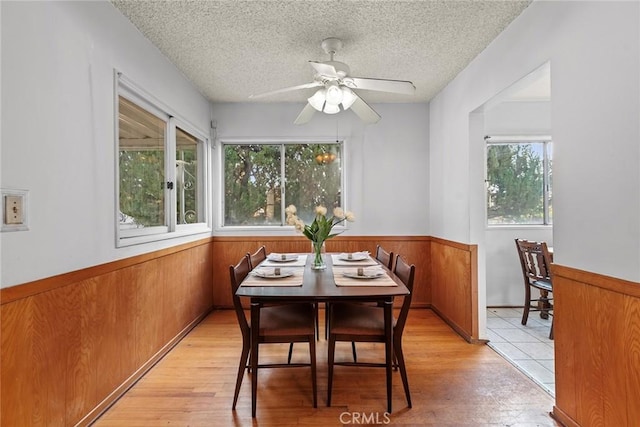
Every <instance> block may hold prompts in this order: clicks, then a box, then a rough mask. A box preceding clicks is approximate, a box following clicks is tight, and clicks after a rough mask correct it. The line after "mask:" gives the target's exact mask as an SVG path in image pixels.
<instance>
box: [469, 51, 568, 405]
mask: <svg viewBox="0 0 640 427" xmlns="http://www.w3.org/2000/svg"><path fill="white" fill-rule="evenodd" d="M472 115H474V116H475V117H474V118H473V120H471V121H470V123H471V124H472V125H473V126H475V128H472V129H470V131H473V132H474V133H475V137H474V136H473V135H471V136H472V144H481V145H482V152H481V151H480V149H479V148H478V146H477V145H476V146H475V147H474V148H473V149H474V150H475V153H477V157H475V158H481V159H482V162H483V164H482V169H483V179H482V188H480V186H478V187H477V188H478V192H480V191H481V192H482V195H481V196H480V195H478V198H480V197H482V201H481V202H480V201H478V202H477V203H476V204H475V206H476V207H479V206H482V212H481V216H482V220H481V223H482V229H481V230H480V229H478V230H477V233H476V235H477V236H478V238H479V241H484V243H485V244H484V254H483V255H484V256H483V258H484V265H483V266H479V274H482V273H484V277H485V280H486V295H483V297H484V300H485V302H484V307H483V306H480V309H481V310H482V309H484V310H485V313H486V335H485V336H486V338H487V339H488V340H489V346H490V347H492V348H493V349H494V350H495V351H497V352H498V353H499V354H501V355H502V356H503V357H505V359H507V360H509V361H510V362H511V363H513V364H514V365H515V366H516V367H517V368H518V369H520V370H521V371H522V372H524V373H525V374H526V375H527V376H529V377H531V378H532V379H533V380H534V381H535V382H537V383H538V384H539V385H540V386H541V387H542V388H543V389H545V390H546V391H547V392H549V393H550V394H551V395H555V374H554V371H555V369H554V344H553V340H550V339H549V338H548V335H549V327H550V321H549V320H546V319H542V318H540V317H539V316H538V313H537V312H534V313H531V314H530V316H529V319H528V322H527V325H524V326H523V325H521V318H522V306H523V303H524V285H523V279H522V271H521V268H520V262H519V259H518V256H517V252H516V247H515V242H514V240H515V239H516V238H523V239H527V240H535V241H545V242H547V244H548V245H549V246H552V245H553V227H552V212H553V210H552V198H551V195H552V188H551V180H550V178H551V177H552V173H550V172H549V171H550V170H551V169H552V157H553V156H552V153H553V152H552V144H553V141H552V137H551V135H552V132H551V67H550V64H549V63H546V64H544V65H542V66H541V67H539V68H537V69H536V70H534V71H532V72H531V73H530V74H528V75H527V76H525V77H523V78H522V79H520V80H519V81H517V82H515V83H514V84H513V85H511V86H509V87H508V88H506V89H505V90H503V91H502V92H500V93H499V94H497V95H496V96H494V97H493V98H491V99H490V100H489V101H487V102H486V103H485V104H484V105H482V106H481V107H479V108H478V109H477V110H475V111H474V112H473V113H472ZM479 133H482V136H481V140H480V138H479ZM545 150H549V151H548V152H547V151H545ZM516 164H517V165H518V166H517V167H516V166H515V165H516ZM503 169H504V170H503ZM512 169H514V170H512ZM515 169H517V170H515ZM510 174H511V175H510ZM540 174H542V181H540V179H541V177H540V176H538V175H540ZM525 182H526V183H529V184H527V185H528V187H527V185H525V184H524V183H525ZM538 185H540V187H539V194H534V195H532V194H530V193H531V188H533V187H535V188H538V187H537V186H538ZM525 198H526V199H527V200H525ZM538 201H539V202H540V203H538ZM538 209H540V211H538ZM476 214H478V213H476ZM478 215H479V214H478ZM477 220H478V221H477V222H476V223H475V224H480V218H479V217H478V218H477ZM478 227H479V225H478ZM480 259H481V258H479V260H480ZM480 267H484V272H482V271H481V270H482V268H480Z"/></svg>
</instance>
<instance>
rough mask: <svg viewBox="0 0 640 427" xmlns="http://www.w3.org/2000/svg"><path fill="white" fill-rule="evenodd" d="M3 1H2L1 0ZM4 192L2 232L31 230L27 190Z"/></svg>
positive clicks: (4, 190)
mask: <svg viewBox="0 0 640 427" xmlns="http://www.w3.org/2000/svg"><path fill="white" fill-rule="evenodd" d="M0 1H1V0H0ZM0 191H2V198H0V200H2V210H1V211H0V212H2V228H1V229H0V231H25V230H28V229H29V220H28V216H29V215H28V212H27V209H28V206H27V204H28V200H27V195H28V194H29V192H28V191H27V190H14V189H8V188H2V189H0Z"/></svg>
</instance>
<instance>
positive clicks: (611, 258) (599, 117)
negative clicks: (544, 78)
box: [430, 1, 640, 330]
mask: <svg viewBox="0 0 640 427" xmlns="http://www.w3.org/2000/svg"><path fill="white" fill-rule="evenodd" d="M639 9H640V3H638V2H582V1H578V2H544V1H535V2H533V3H532V4H531V5H530V6H529V7H528V8H527V9H526V10H525V11H524V12H523V13H522V14H521V15H520V16H519V17H518V18H516V20H514V22H512V24H511V25H510V26H509V27H507V29H506V30H505V31H504V32H503V33H501V34H500V35H499V36H498V37H497V38H496V40H494V41H493V42H492V43H491V44H490V45H489V46H488V47H487V49H485V50H484V51H483V52H482V53H481V54H480V55H479V56H478V57H476V58H475V59H474V61H473V62H472V63H471V64H470V65H469V66H468V67H467V68H466V69H465V70H463V71H462V72H461V73H460V74H459V75H458V76H457V77H456V79H454V81H452V82H451V83H450V84H449V85H448V86H447V87H446V88H445V89H444V90H443V91H442V92H441V93H440V94H438V96H436V98H434V99H433V100H432V102H431V103H430V161H431V170H430V177H431V179H430V184H431V193H430V216H431V233H432V234H433V235H435V236H439V237H443V238H448V239H452V240H457V241H462V242H470V243H479V244H480V245H482V246H484V242H483V241H482V239H483V237H482V236H484V233H482V232H479V231H478V230H482V228H483V227H484V215H483V200H484V199H483V198H482V197H477V195H474V194H471V193H472V192H471V191H470V188H472V189H473V192H479V191H482V187H481V186H480V187H478V186H477V185H476V181H477V179H478V177H482V173H481V172H479V171H480V170H481V168H482V167H483V165H482V162H483V158H482V157H483V156H481V155H478V152H477V151H476V150H473V149H472V146H471V145H470V144H473V143H477V141H475V140H474V141H471V138H470V135H469V129H470V126H469V117H470V113H471V112H473V111H474V110H475V109H476V108H477V107H479V106H480V105H482V104H484V103H485V102H486V101H487V100H489V99H490V98H491V97H493V96H494V95H496V94H498V93H499V92H500V91H501V90H503V89H504V88H506V87H508V86H509V85H511V84H512V83H513V82H515V81H517V80H518V79H520V78H522V77H523V76H525V75H527V74H528V73H529V72H531V71H533V70H534V69H536V68H538V67H539V66H540V65H542V64H543V63H545V62H547V61H550V63H551V70H552V71H551V99H552V111H551V123H552V127H553V138H554V145H555V147H554V149H555V150H554V157H555V160H554V193H555V194H554V199H555V200H554V236H553V237H554V250H555V255H554V256H555V261H556V262H557V263H559V264H563V265H567V266H571V267H574V268H577V269H583V270H587V271H592V272H596V273H600V274H604V275H610V276H614V277H619V278H623V279H627V280H633V281H640V243H639V242H640V191H639V190H638V187H639V184H640V172H639V171H640V167H639V166H640V144H639V143H638V141H639V140H640V126H639V125H638V121H639V117H640V87H639V83H640V79H639V78H638V76H639V75H640V66H639V62H640V49H639V43H640V42H639V40H640V30H639V27H640V23H639V17H640V10H639ZM470 153H474V156H473V157H470ZM471 201H473V203H471ZM472 237H473V240H472V239H471V238H472ZM476 238H477V239H478V240H476ZM479 281H480V282H481V283H480V289H479V292H480V293H485V292H486V287H485V286H486V285H485V283H484V282H483V278H479ZM480 307H481V308H482V305H481V306H480ZM480 326H481V330H483V327H484V325H483V321H482V319H481V324H480Z"/></svg>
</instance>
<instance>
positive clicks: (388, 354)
mask: <svg viewBox="0 0 640 427" xmlns="http://www.w3.org/2000/svg"><path fill="white" fill-rule="evenodd" d="M392 308H393V300H391V301H385V302H384V335H385V338H386V340H385V343H384V347H385V360H386V365H387V366H386V372H387V412H389V413H391V389H392V382H391V381H392V379H393V376H392V365H393V317H392Z"/></svg>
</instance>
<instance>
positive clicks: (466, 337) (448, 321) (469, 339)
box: [429, 305, 489, 344]
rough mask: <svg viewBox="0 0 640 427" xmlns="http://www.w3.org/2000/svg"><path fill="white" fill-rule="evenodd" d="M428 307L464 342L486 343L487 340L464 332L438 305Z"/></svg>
mask: <svg viewBox="0 0 640 427" xmlns="http://www.w3.org/2000/svg"><path fill="white" fill-rule="evenodd" d="M429 308H431V310H433V312H434V313H436V314H437V315H438V316H439V317H440V318H441V319H442V320H443V321H444V322H445V323H446V324H447V325H449V326H450V327H451V329H453V330H454V331H456V333H457V334H458V335H460V336H461V337H462V338H464V340H465V341H466V342H468V343H469V344H486V343H488V342H489V341H488V340H485V339H478V338H473V337H472V336H471V335H469V334H468V333H467V332H465V330H464V329H462V328H461V327H460V326H458V325H457V324H456V323H455V322H454V321H452V320H451V319H449V318H448V317H447V316H445V315H444V314H443V313H442V312H441V311H440V310H438V307H435V306H433V305H431V307H429Z"/></svg>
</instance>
